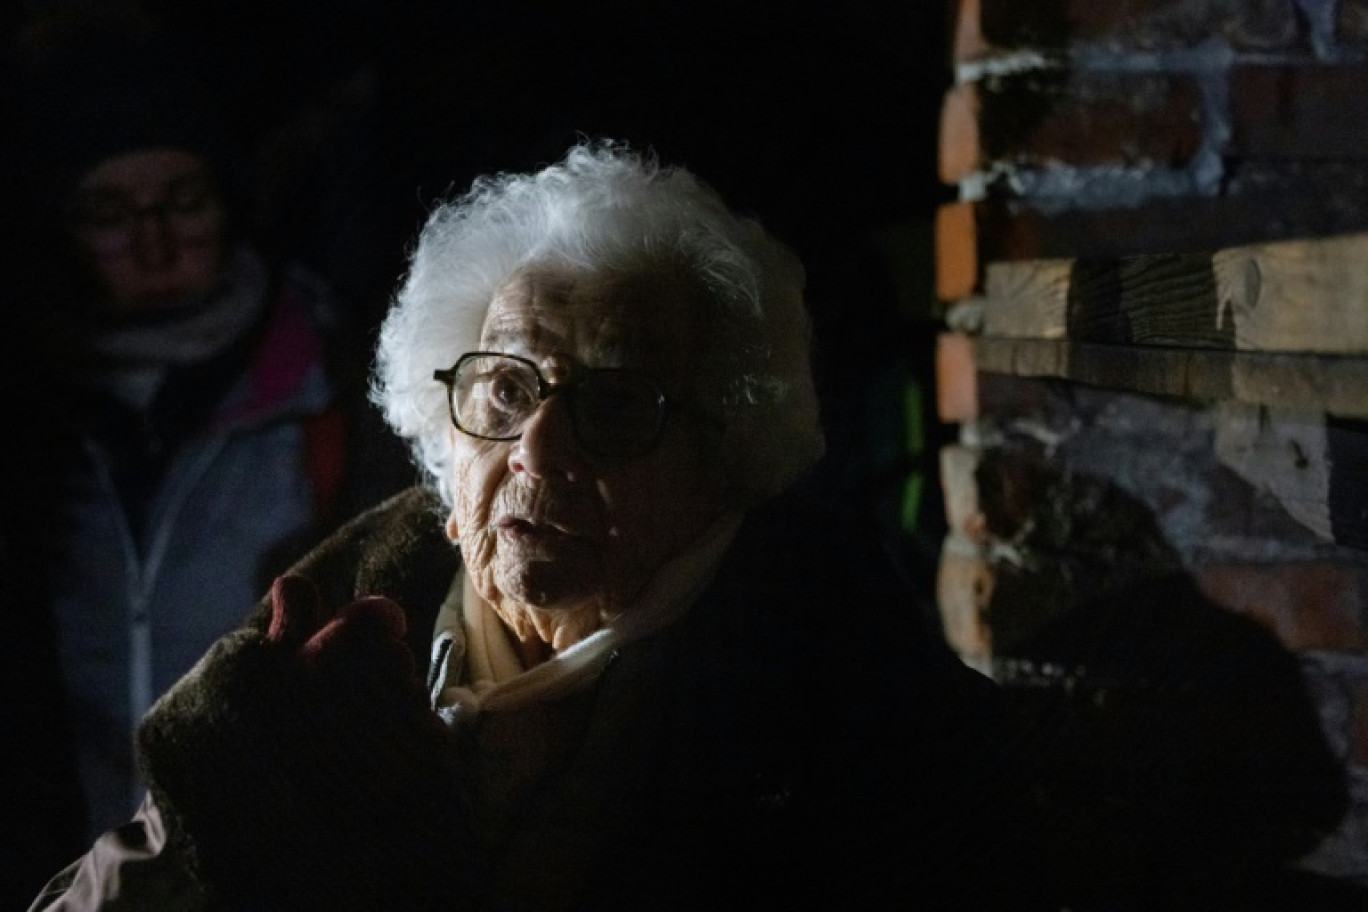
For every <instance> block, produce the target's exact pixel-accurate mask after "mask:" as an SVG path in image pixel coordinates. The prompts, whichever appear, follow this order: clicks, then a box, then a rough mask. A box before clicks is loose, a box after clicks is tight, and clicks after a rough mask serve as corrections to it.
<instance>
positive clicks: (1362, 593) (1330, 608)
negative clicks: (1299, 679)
mask: <svg viewBox="0 0 1368 912" xmlns="http://www.w3.org/2000/svg"><path fill="white" fill-rule="evenodd" d="M1197 582H1198V585H1199V586H1200V587H1201V589H1202V591H1203V592H1204V593H1205V594H1206V595H1207V597H1208V598H1210V599H1212V600H1213V601H1215V602H1218V603H1220V604H1221V605H1222V606H1224V607H1226V608H1228V609H1230V610H1231V611H1234V612H1235V613H1237V614H1242V615H1245V616H1246V617H1249V618H1251V619H1253V620H1256V621H1258V622H1259V623H1261V624H1263V625H1264V626H1265V627H1267V628H1269V629H1270V630H1272V631H1273V632H1274V633H1275V634H1277V636H1278V639H1279V640H1281V641H1282V643H1283V645H1285V646H1286V647H1287V648H1288V649H1289V650H1291V651H1293V652H1302V651H1306V650H1311V649H1326V650H1333V651H1346V652H1355V651H1361V650H1364V649H1368V568H1364V567H1359V566H1353V565H1347V564H1338V563H1332V562H1329V561H1314V562H1296V563H1283V564H1272V565H1268V564H1257V565H1256V564H1222V565H1215V566H1209V567H1204V568H1202V569H1201V570H1200V571H1199V572H1198V573H1197Z"/></svg>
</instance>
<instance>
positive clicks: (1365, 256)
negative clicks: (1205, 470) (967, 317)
mask: <svg viewBox="0 0 1368 912" xmlns="http://www.w3.org/2000/svg"><path fill="white" fill-rule="evenodd" d="M1365 262H1368V234H1356V235H1346V236H1342V237H1332V238H1322V239H1318V240H1305V241H1280V242H1275V243H1269V244H1255V245H1249V246H1243V247H1231V248H1227V249H1224V250H1220V251H1217V252H1216V253H1215V254H1210V255H1209V254H1205V253H1200V254H1198V253H1193V254H1154V255H1144V256H1134V257H1125V258H1122V259H1117V260H1062V259H1047V260H1025V261H1018V262H998V263H990V264H989V265H988V266H987V267H986V275H985V280H984V281H985V289H986V300H985V302H984V305H983V331H984V333H985V334H987V335H994V336H1013V337H1022V338H1037V339H1064V338H1067V339H1070V340H1072V341H1075V342H1094V343H1101V344H1109V345H1128V344H1135V345H1157V346H1172V347H1179V348H1205V349H1218V350H1220V349H1232V348H1233V349H1235V350H1238V351H1266V352H1305V353H1319V354H1368V306H1365V305H1368V269H1365V268H1364V263H1365Z"/></svg>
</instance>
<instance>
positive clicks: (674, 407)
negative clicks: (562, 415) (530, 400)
mask: <svg viewBox="0 0 1368 912" xmlns="http://www.w3.org/2000/svg"><path fill="white" fill-rule="evenodd" d="M491 357H492V358H506V359H508V360H510V361H516V362H518V363H519V364H525V365H526V366H527V367H528V368H529V369H531V371H532V375H533V376H534V377H536V378H537V408H540V407H541V405H542V403H544V402H546V401H547V400H548V399H550V398H551V397H552V396H554V395H556V394H557V393H562V392H563V393H565V394H566V396H567V397H569V400H570V401H569V403H568V404H569V406H570V428H571V430H572V431H573V432H574V435H575V442H576V443H578V444H579V445H580V446H581V447H583V448H584V449H585V450H587V451H588V452H590V453H593V454H594V455H596V456H608V457H619V458H621V457H634V456H645V455H646V454H647V453H649V452H651V451H652V450H654V449H655V448H656V447H657V446H658V445H659V444H660V436H661V434H662V433H664V431H665V422H666V420H668V419H669V417H670V415H672V414H674V413H675V412H693V411H695V410H694V409H692V408H690V407H689V406H686V405H685V404H684V403H682V402H679V401H678V400H676V399H673V398H671V397H669V396H667V395H665V393H664V391H663V390H661V388H660V384H659V383H657V382H656V380H655V378H653V377H651V376H650V375H649V374H643V373H641V372H640V371H634V370H628V369H626V368H620V367H597V368H584V369H582V370H579V371H576V372H575V374H574V375H573V376H571V377H570V378H569V379H568V380H565V381H564V382H562V383H552V382H551V381H549V380H547V379H546V378H545V377H544V376H542V372H541V369H540V368H538V367H537V365H536V363H535V362H534V361H531V360H530V359H528V358H524V357H521V356H520V355H510V354H508V353H507V352H495V351H472V352H466V353H465V354H463V355H461V357H459V358H457V359H456V363H455V364H453V365H452V366H451V367H448V368H446V369H444V370H435V371H433V372H432V379H434V380H438V381H440V382H441V383H442V384H443V385H444V386H445V387H446V390H447V395H446V400H447V412H448V414H450V416H451V423H452V424H453V425H454V426H455V428H456V430H458V431H460V432H461V433H463V434H466V435H467V436H470V437H475V438H477V439H479V440H495V441H505V442H506V441H510V440H518V439H519V438H521V437H522V431H519V432H518V433H516V434H510V435H505V436H492V435H489V434H477V433H475V432H474V431H472V430H470V429H469V428H466V427H463V426H462V425H461V421H460V419H459V418H458V417H457V416H456V377H457V375H458V374H459V373H460V372H461V367H462V365H464V364H465V363H466V362H468V361H472V360H474V359H475V358H491ZM605 374H616V375H618V376H624V377H632V378H634V379H635V380H638V381H642V382H644V383H645V384H647V385H648V386H649V387H650V388H651V389H652V390H653V391H654V392H655V396H656V421H655V427H654V428H653V429H652V431H651V433H650V435H649V438H643V439H644V440H645V442H644V443H643V445H642V446H641V447H639V448H635V449H632V450H625V451H618V450H603V449H601V448H600V447H598V446H596V445H595V444H594V441H593V440H588V439H586V438H585V436H584V435H583V434H582V433H581V432H580V426H579V413H578V411H577V410H576V409H575V404H574V395H575V390H576V389H577V388H579V387H580V386H581V385H582V384H583V383H584V382H585V379H586V378H588V377H595V376H603V375H605ZM534 414H536V409H534V410H533V411H532V412H530V413H528V415H527V418H526V419H524V421H523V423H524V425H525V424H526V422H527V421H528V420H530V419H531V417H532V415H534ZM703 417H706V418H709V419H711V420H713V421H717V422H718V423H719V424H720V419H716V418H714V417H713V416H711V415H704V416H703Z"/></svg>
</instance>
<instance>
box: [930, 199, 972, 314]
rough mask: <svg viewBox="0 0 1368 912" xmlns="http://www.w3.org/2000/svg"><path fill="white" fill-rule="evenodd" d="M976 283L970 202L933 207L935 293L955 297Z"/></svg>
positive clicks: (944, 298)
mask: <svg viewBox="0 0 1368 912" xmlns="http://www.w3.org/2000/svg"><path fill="white" fill-rule="evenodd" d="M978 284H979V252H978V228H977V227H976V226H975V224H974V205H973V203H963V202H961V203H947V204H946V205H943V206H941V207H940V208H938V209H937V210H936V297H938V298H939V299H940V300H942V301H946V302H951V301H958V300H959V299H961V298H967V297H969V296H970V295H972V294H973V293H974V290H975V289H976V288H977V287H978Z"/></svg>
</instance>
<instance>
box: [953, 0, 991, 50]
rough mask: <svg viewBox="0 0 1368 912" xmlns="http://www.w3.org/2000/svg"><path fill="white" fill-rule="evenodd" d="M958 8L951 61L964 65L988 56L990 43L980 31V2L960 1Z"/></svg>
mask: <svg viewBox="0 0 1368 912" xmlns="http://www.w3.org/2000/svg"><path fill="white" fill-rule="evenodd" d="M956 7H957V8H956V10H955V34H954V38H953V39H952V43H951V59H953V60H954V61H955V62H956V63H964V62H966V61H970V60H978V59H979V58H981V57H985V56H987V54H988V52H989V47H988V42H987V41H985V40H984V38H983V32H982V31H980V30H979V0H959V3H957V4H956Z"/></svg>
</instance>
